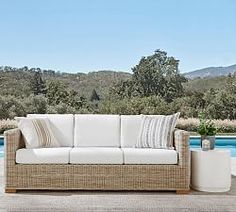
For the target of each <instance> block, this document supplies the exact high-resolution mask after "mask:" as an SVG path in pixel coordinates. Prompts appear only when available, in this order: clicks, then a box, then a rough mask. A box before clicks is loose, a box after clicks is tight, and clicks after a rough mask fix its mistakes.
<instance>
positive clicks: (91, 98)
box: [90, 89, 100, 102]
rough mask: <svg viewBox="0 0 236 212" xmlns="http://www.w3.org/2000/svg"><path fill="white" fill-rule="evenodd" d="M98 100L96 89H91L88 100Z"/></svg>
mask: <svg viewBox="0 0 236 212" xmlns="http://www.w3.org/2000/svg"><path fill="white" fill-rule="evenodd" d="M99 100H100V97H99V95H98V94H97V92H96V90H95V89H93V91H92V94H91V97H90V101H91V102H93V101H99Z"/></svg>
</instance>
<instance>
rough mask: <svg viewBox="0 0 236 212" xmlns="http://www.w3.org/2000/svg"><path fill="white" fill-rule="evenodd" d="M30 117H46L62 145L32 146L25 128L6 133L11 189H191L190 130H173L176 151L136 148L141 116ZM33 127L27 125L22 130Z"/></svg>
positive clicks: (8, 190) (7, 186)
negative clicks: (50, 146) (27, 138)
mask: <svg viewBox="0 0 236 212" xmlns="http://www.w3.org/2000/svg"><path fill="white" fill-rule="evenodd" d="M28 117H30V118H34V119H40V118H41V119H45V118H47V119H48V120H49V121H50V123H51V126H52V132H53V134H54V135H55V137H56V139H57V140H58V142H59V145H60V147H55V148H29V147H28V146H29V144H27V143H25V139H24V137H23V135H22V132H21V130H20V129H13V130H9V131H5V150H6V151H5V164H6V167H5V174H6V176H5V192H6V193H13V192H16V191H18V190H129V191H130V190H150V191H151V190H156V191H161V190H163V191H176V192H177V193H178V194H185V193H188V192H189V186H190V149H189V133H188V132H186V131H183V130H177V129H176V130H175V131H174V132H173V136H171V139H173V148H172V149H164V148H162V149H153V148H135V144H136V141H137V140H138V137H139V134H140V127H141V123H142V122H141V121H142V115H134V116H132V115H129V116H125V115H124V116H119V115H79V114H77V115H72V114H65V115H59V114H51V115H49V114H45V115H37V114H33V115H28ZM163 117H164V116H163ZM24 119H25V118H24ZM19 127H20V125H19ZM26 127H27V128H28V129H31V128H30V127H29V126H28V125H27V126H26ZM28 129H25V128H22V130H23V133H26V131H27V130H28ZM28 134H30V132H29V133H28ZM26 135H27V134H26ZM44 139H46V137H44Z"/></svg>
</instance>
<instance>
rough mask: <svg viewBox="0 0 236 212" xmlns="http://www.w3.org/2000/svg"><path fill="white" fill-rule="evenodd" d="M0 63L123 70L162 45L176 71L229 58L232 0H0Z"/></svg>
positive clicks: (233, 51)
mask: <svg viewBox="0 0 236 212" xmlns="http://www.w3.org/2000/svg"><path fill="white" fill-rule="evenodd" d="M0 8H1V12H0V65H10V66H14V67H22V66H25V65H27V66H29V67H40V68H43V69H54V70H59V71H64V72H89V71H96V70H116V71H129V72H130V71H131V68H132V67H133V66H134V65H135V64H137V63H138V61H139V60H140V58H141V57H142V56H146V55H150V54H152V53H153V51H154V50H155V49H162V50H165V51H167V52H168V54H169V55H171V56H174V57H175V58H177V59H179V60H180V71H181V72H186V71H192V70H195V69H198V68H203V67H207V66H227V65H231V64H235V63H236V12H235V11H236V1H234V0H205V1H203V0H198V1H197V0H196V1H190V0H171V1H167V0H166V1H165V0H162V1H159V0H143V1H141V0H117V1H115V0H87V1H86V0H84V1H80V0H77V1H75V0H38V1H36V0H34V1H33V0H21V1H19V0H15V1H14V0H5V1H2V0H0Z"/></svg>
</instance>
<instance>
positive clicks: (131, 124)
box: [121, 115, 142, 147]
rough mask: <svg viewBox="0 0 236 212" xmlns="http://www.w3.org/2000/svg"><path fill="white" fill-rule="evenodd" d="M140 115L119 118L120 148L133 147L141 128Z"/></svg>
mask: <svg viewBox="0 0 236 212" xmlns="http://www.w3.org/2000/svg"><path fill="white" fill-rule="evenodd" d="M141 122H142V116H141V115H122V116H121V147H134V146H135V144H136V143H137V140H138V137H139V132H140V128H141Z"/></svg>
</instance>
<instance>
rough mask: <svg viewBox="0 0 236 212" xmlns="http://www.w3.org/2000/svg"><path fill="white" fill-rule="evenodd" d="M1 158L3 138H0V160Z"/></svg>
mask: <svg viewBox="0 0 236 212" xmlns="http://www.w3.org/2000/svg"><path fill="white" fill-rule="evenodd" d="M2 157H3V137H0V158H2Z"/></svg>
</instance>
